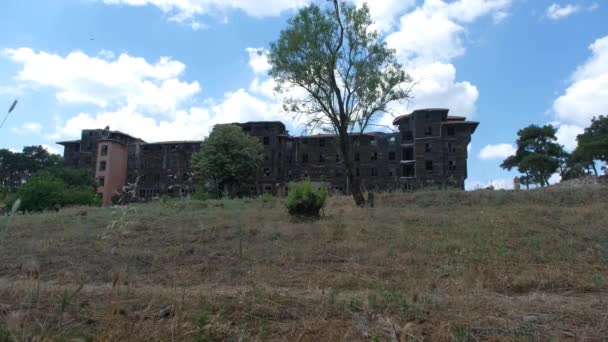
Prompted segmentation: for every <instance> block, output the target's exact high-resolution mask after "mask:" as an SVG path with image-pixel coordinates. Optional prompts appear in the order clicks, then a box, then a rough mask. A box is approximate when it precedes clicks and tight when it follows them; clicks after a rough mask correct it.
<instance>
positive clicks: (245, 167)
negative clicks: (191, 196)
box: [192, 125, 264, 198]
mask: <svg viewBox="0 0 608 342" xmlns="http://www.w3.org/2000/svg"><path fill="white" fill-rule="evenodd" d="M263 155H264V147H263V146H262V144H260V142H259V141H258V140H257V139H256V138H255V137H253V136H251V135H249V134H247V133H245V132H243V130H242V129H241V128H240V127H239V126H237V125H216V126H215V127H213V130H212V131H211V133H210V134H209V136H208V137H207V138H206V139H205V141H203V144H202V146H201V150H200V151H199V152H198V153H196V154H194V155H193V156H192V168H193V170H194V173H195V178H196V180H197V183H198V184H199V185H200V186H202V187H204V188H206V190H208V191H209V192H210V193H211V194H212V195H214V196H215V197H217V198H220V197H222V196H223V194H224V193H228V194H229V195H230V196H233V195H235V194H237V193H238V191H239V190H240V188H241V187H242V186H243V185H245V184H247V183H250V182H252V181H254V180H255V175H256V173H257V172H258V168H259V166H260V164H261V162H262V158H263ZM201 190H203V189H201Z"/></svg>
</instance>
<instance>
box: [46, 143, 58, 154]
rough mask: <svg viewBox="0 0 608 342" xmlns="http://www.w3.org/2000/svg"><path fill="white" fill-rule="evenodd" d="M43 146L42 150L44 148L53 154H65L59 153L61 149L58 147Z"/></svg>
mask: <svg viewBox="0 0 608 342" xmlns="http://www.w3.org/2000/svg"><path fill="white" fill-rule="evenodd" d="M41 146H42V148H44V149H45V150H47V151H48V152H49V153H51V154H63V153H62V152H61V151H59V149H58V148H57V147H54V146H50V145H46V144H42V145H41Z"/></svg>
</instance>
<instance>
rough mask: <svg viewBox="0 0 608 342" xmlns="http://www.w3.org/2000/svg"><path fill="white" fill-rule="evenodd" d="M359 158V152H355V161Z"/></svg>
mask: <svg viewBox="0 0 608 342" xmlns="http://www.w3.org/2000/svg"><path fill="white" fill-rule="evenodd" d="M359 160H361V156H360V155H359V152H357V153H355V161H359Z"/></svg>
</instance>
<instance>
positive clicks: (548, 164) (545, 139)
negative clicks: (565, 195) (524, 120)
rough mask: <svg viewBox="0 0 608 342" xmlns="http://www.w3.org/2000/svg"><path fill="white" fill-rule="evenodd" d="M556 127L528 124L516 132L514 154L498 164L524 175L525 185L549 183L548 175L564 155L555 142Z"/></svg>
mask: <svg viewBox="0 0 608 342" xmlns="http://www.w3.org/2000/svg"><path fill="white" fill-rule="evenodd" d="M556 133H557V129H556V128H555V127H553V126H552V125H546V126H542V127H540V126H537V125H530V126H528V127H526V128H524V129H521V130H519V131H518V132H517V135H518V139H517V141H516V143H517V150H516V152H515V155H512V156H509V157H508V158H507V159H505V160H504V161H503V163H502V164H501V165H500V167H502V168H503V169H507V170H511V169H513V168H517V170H518V171H519V172H520V173H522V174H523V175H524V176H525V178H524V179H525V180H526V183H525V184H526V185H527V186H529V184H539V185H540V186H545V185H549V177H551V175H552V174H554V173H555V172H556V171H557V170H558V168H559V167H560V161H561V160H562V158H563V157H564V155H565V152H564V149H563V147H562V146H561V145H560V144H558V143H557V137H556V136H555V134H556Z"/></svg>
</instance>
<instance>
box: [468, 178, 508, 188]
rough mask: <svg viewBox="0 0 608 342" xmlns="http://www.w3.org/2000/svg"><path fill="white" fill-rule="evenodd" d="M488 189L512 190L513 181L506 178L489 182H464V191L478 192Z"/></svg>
mask: <svg viewBox="0 0 608 342" xmlns="http://www.w3.org/2000/svg"><path fill="white" fill-rule="evenodd" d="M488 187H493V188H494V189H495V190H512V189H513V188H514V186H513V180H512V179H507V178H501V179H493V180H490V181H478V180H471V181H466V190H479V189H486V188H488Z"/></svg>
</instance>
